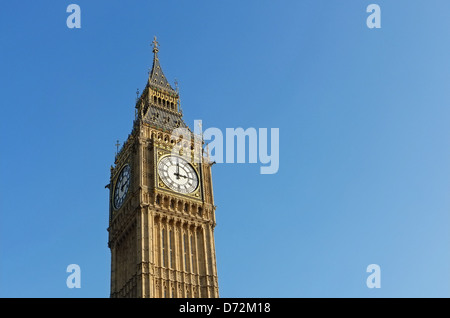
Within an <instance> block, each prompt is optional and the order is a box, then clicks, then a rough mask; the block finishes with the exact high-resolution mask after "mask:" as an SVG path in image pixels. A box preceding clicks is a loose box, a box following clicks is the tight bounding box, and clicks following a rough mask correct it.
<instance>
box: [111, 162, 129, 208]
mask: <svg viewBox="0 0 450 318" xmlns="http://www.w3.org/2000/svg"><path fill="white" fill-rule="evenodd" d="M130 179H131V174H130V166H129V165H126V166H125V167H123V168H122V171H121V172H120V174H119V177H118V178H117V181H116V186H115V187H114V207H115V208H116V210H117V209H119V208H120V207H121V206H122V204H123V201H124V200H125V197H126V196H127V192H128V188H129V187H130Z"/></svg>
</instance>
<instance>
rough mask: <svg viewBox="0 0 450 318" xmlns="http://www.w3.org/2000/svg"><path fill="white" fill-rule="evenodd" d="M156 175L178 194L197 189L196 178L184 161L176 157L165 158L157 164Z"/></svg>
mask: <svg viewBox="0 0 450 318" xmlns="http://www.w3.org/2000/svg"><path fill="white" fill-rule="evenodd" d="M158 174H159V177H160V178H161V180H162V181H163V182H164V184H165V185H166V186H168V187H169V188H170V189H172V190H174V191H176V192H179V193H192V192H194V191H195V189H197V186H198V176H197V173H196V172H195V170H194V168H193V167H192V166H191V164H190V163H189V162H187V161H186V160H184V159H182V158H180V157H176V156H166V157H164V158H162V159H161V160H160V161H159V163H158Z"/></svg>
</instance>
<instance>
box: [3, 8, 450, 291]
mask: <svg viewBox="0 0 450 318" xmlns="http://www.w3.org/2000/svg"><path fill="white" fill-rule="evenodd" d="M70 3H76V4H78V5H79V6H80V7H81V29H68V28H67V26H66V18H67V16H68V15H69V14H68V13H66V8H67V6H68V5H69V4H70ZM371 3H377V4H379V5H380V7H381V21H382V22H381V26H382V27H381V29H369V28H367V26H366V18H367V16H368V15H369V14H368V13H366V7H367V6H368V5H369V4H371ZM449 10H450V3H449V2H448V1H444V0H442V1H437V0H436V1H406V0H402V1H339V2H338V1H312V0H311V1H298V0H296V1H284V0H283V1H266V0H263V1H261V0H258V1H256V0H255V1H250V0H246V1H230V0H227V1H220V2H219V1H172V0H171V1H132V2H130V1H81V0H80V1H76V2H69V1H57V2H56V1H13V2H12V1H10V2H5V3H3V4H2V9H1V11H0V34H1V36H0V43H1V44H0V45H1V51H0V57H1V58H0V70H1V72H0V74H1V76H0V79H1V83H0V84H1V85H0V87H1V95H2V98H1V101H2V103H1V114H2V116H1V117H0V137H1V138H0V147H1V148H0V149H1V154H0V175H1V176H2V177H1V178H0V190H1V191H0V297H109V275H110V252H109V249H108V247H107V231H106V228H107V227H108V191H107V189H105V188H104V186H105V185H106V184H107V183H108V182H109V167H110V165H111V164H113V160H114V152H115V146H114V144H115V142H116V140H117V139H119V140H120V141H121V142H123V141H124V140H125V139H126V137H127V135H128V134H129V133H130V131H131V127H132V120H133V118H134V101H135V96H136V95H135V92H136V89H137V88H139V89H140V90H142V89H143V88H144V86H145V83H146V80H147V72H148V69H149V68H150V67H151V63H152V53H151V47H150V43H151V41H152V39H153V36H154V35H156V36H157V37H158V41H159V43H160V53H159V57H160V61H161V65H162V68H163V70H164V73H165V75H166V76H167V77H168V78H169V80H170V81H171V83H173V82H174V80H175V78H176V79H177V80H178V82H179V87H180V95H181V103H182V107H183V111H184V119H185V122H186V123H187V124H188V125H190V126H191V127H193V121H194V120H195V119H201V120H203V126H204V128H207V127H218V128H220V129H222V130H223V131H225V128H228V127H229V128H236V127H243V128H248V127H255V128H279V129H280V169H279V171H278V173H277V174H274V175H261V174H259V168H260V164H226V163H224V164H217V165H215V166H214V167H213V180H214V192H215V200H216V205H217V206H218V207H217V211H216V218H217V227H216V231H215V238H216V253H217V264H218V273H219V287H220V296H221V297H449V296H450V271H449V268H450V252H449V251H450V231H449V226H450V213H449V212H450V196H449V193H450V165H449V162H450V147H449V137H450V128H449V127H450V126H449V124H448V123H449V118H450V107H449V105H450V90H449V89H448V86H449V83H450V54H449V52H450V37H449V36H448V30H449V29H450V20H449V19H448V12H449ZM72 263H75V264H78V265H80V267H81V288H80V289H68V288H67V287H66V278H67V276H68V273H66V267H67V266H68V265H69V264H72ZM373 263H374V264H378V265H380V267H381V288H380V289H369V288H367V286H366V278H367V276H368V275H369V274H368V273H366V267H367V266H368V265H369V264H373Z"/></svg>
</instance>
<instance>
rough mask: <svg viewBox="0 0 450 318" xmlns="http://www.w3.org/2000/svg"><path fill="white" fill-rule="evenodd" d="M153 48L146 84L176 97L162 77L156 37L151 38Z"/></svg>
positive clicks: (165, 79)
mask: <svg viewBox="0 0 450 318" xmlns="http://www.w3.org/2000/svg"><path fill="white" fill-rule="evenodd" d="M152 47H153V54H154V55H153V66H152V70H151V71H150V73H149V77H148V84H149V85H150V86H152V87H154V88H156V89H159V90H163V91H166V92H167V93H169V94H171V95H178V93H177V91H176V90H174V89H173V88H172V86H170V84H169V82H168V81H167V78H166V77H165V76H164V73H163V71H162V69H161V65H160V64H159V58H158V52H159V48H158V47H159V43H158V41H156V36H155V37H154V38H153V42H152Z"/></svg>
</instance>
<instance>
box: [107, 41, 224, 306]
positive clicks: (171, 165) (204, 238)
mask: <svg viewBox="0 0 450 318" xmlns="http://www.w3.org/2000/svg"><path fill="white" fill-rule="evenodd" d="M158 51H159V49H158V42H157V41H156V37H155V39H154V41H153V67H152V70H151V71H150V73H149V77H148V81H147V85H146V86H145V89H144V90H143V92H142V94H141V95H140V97H138V98H137V101H136V107H135V108H136V109H135V111H136V115H135V120H134V122H133V129H132V131H131V133H130V134H129V135H128V138H127V140H126V141H125V142H124V144H123V146H122V147H121V149H118V151H117V154H116V157H115V161H114V166H111V177H110V183H109V185H108V186H107V187H108V188H109V193H110V195H109V227H108V233H109V238H108V246H109V248H110V250H111V294H110V296H111V297H138V298H140V297H143V298H147V297H152V298H154V297H155V298H175V297H183V298H191V297H202V298H207V297H219V288H218V279H217V267H216V253H215V246H214V227H215V225H216V220H215V206H214V199H213V188H212V178H211V166H212V163H211V162H210V161H209V159H208V157H207V156H204V155H203V149H202V148H203V140H202V136H201V135H197V134H194V133H192V131H191V130H190V129H189V127H188V126H187V125H186V124H185V123H184V121H183V114H182V111H181V108H180V97H179V94H178V90H175V89H173V88H172V86H171V85H170V84H169V82H168V81H167V79H166V77H165V76H164V73H163V71H162V69H161V65H160V62H159V57H158ZM180 130H181V131H185V132H187V133H185V134H184V135H182V134H174V132H176V131H180ZM186 137H189V138H186Z"/></svg>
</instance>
